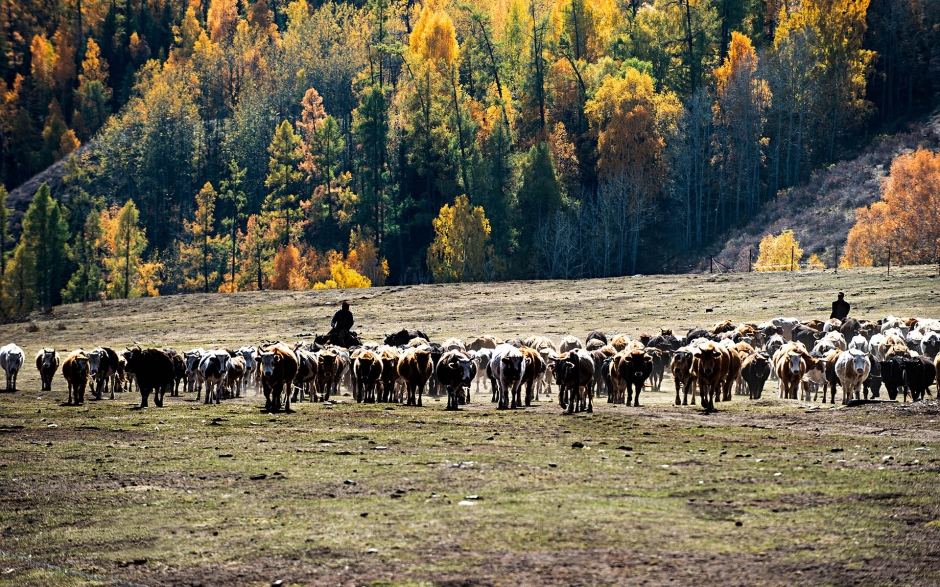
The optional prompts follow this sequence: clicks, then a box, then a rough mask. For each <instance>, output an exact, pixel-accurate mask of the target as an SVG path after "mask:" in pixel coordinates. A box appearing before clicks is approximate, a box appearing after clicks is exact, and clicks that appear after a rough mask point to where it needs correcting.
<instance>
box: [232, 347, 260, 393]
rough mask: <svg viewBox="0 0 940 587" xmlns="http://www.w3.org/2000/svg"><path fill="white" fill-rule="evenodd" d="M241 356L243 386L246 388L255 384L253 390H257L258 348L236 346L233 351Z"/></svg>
mask: <svg viewBox="0 0 940 587" xmlns="http://www.w3.org/2000/svg"><path fill="white" fill-rule="evenodd" d="M235 352H236V353H237V354H238V355H239V356H240V357H241V358H243V359H245V377H244V385H243V386H242V387H243V388H245V389H247V387H246V386H248V385H251V384H252V383H254V384H255V390H256V391H257V386H258V361H257V355H258V349H257V348H256V347H253V346H243V347H240V348H238V349H237V350H236V351H235Z"/></svg>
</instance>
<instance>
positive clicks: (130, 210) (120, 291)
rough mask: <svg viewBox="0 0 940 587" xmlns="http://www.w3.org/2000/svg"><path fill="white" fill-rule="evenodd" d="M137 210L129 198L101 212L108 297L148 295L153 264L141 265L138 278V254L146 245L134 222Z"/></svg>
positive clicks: (142, 232) (141, 261)
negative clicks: (104, 237) (104, 240)
mask: <svg viewBox="0 0 940 587" xmlns="http://www.w3.org/2000/svg"><path fill="white" fill-rule="evenodd" d="M139 218H140V212H139V211H138V210H137V206H136V205H134V201H133V200H128V201H127V203H126V204H124V206H122V207H121V208H118V207H117V206H113V207H112V208H111V209H110V210H106V211H103V212H102V213H101V225H102V226H103V227H104V228H105V235H106V238H107V245H108V257H107V258H106V259H105V266H106V267H107V269H108V277H107V280H108V284H107V294H108V297H109V298H111V299H127V298H135V297H139V296H141V295H143V294H147V295H152V284H151V281H150V279H149V278H152V276H153V274H154V269H155V267H154V266H153V265H150V266H146V267H145V275H144V277H145V279H141V273H142V272H141V267H142V263H143V260H142V258H141V255H142V254H143V252H144V250H145V249H146V248H147V237H146V235H145V231H144V229H143V228H141V227H140V226H139V225H138V220H139Z"/></svg>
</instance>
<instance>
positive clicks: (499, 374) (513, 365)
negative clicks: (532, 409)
mask: <svg viewBox="0 0 940 587" xmlns="http://www.w3.org/2000/svg"><path fill="white" fill-rule="evenodd" d="M525 358H526V356H525V355H524V354H522V351H521V350H520V349H517V348H516V347H514V346H512V345H511V344H506V343H503V344H501V345H499V346H498V347H496V348H495V349H494V350H493V357H492V358H491V359H490V364H489V372H490V377H491V379H490V381H491V385H493V389H494V391H495V392H496V400H497V403H496V409H498V410H508V409H516V408H521V407H522V397H521V391H520V389H521V388H522V382H523V380H524V379H525V376H526V373H525V368H526V360H525Z"/></svg>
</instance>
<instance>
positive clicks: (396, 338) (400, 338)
mask: <svg viewBox="0 0 940 587" xmlns="http://www.w3.org/2000/svg"><path fill="white" fill-rule="evenodd" d="M415 338H423V339H424V340H426V341H428V342H431V339H430V338H428V335H427V334H425V333H423V332H421V331H420V330H406V329H404V328H402V329H401V330H399V331H398V332H396V333H395V334H389V335H388V336H386V337H385V344H387V345H388V346H405V345H406V344H408V343H409V342H411V340H412V339H415Z"/></svg>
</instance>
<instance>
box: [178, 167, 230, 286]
mask: <svg viewBox="0 0 940 587" xmlns="http://www.w3.org/2000/svg"><path fill="white" fill-rule="evenodd" d="M217 199H218V194H217V193H216V191H215V188H213V187H212V184H211V183H206V185H204V186H203V187H202V189H201V190H199V193H198V194H196V212H195V217H194V218H193V221H192V222H184V224H183V226H184V230H183V239H181V240H180V241H179V258H180V261H179V263H180V269H181V270H182V273H183V283H182V286H183V289H184V290H185V291H203V292H207V293H208V292H210V291H215V290H217V289H218V287H219V284H220V282H221V270H224V267H225V266H226V261H227V258H226V254H227V253H228V251H229V241H228V239H229V238H230V236H229V235H227V234H215V208H216V200H217Z"/></svg>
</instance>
